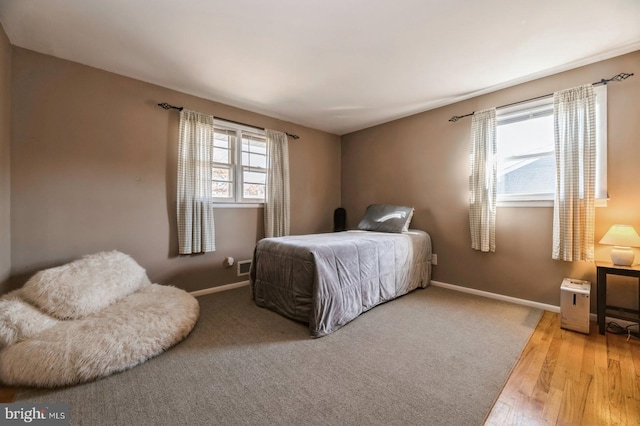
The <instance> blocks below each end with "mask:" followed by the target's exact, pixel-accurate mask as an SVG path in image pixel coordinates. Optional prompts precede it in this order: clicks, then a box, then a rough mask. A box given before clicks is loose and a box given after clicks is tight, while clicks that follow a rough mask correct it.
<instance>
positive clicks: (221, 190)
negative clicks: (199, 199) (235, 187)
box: [212, 182, 233, 198]
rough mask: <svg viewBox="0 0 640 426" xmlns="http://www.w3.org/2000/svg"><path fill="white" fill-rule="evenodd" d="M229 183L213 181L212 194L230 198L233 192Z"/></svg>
mask: <svg viewBox="0 0 640 426" xmlns="http://www.w3.org/2000/svg"><path fill="white" fill-rule="evenodd" d="M231 188H232V186H231V183H228V182H213V190H212V193H213V196H214V197H218V198H231V197H232V196H233V192H231Z"/></svg>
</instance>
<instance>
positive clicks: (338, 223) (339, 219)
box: [333, 207, 347, 232]
mask: <svg viewBox="0 0 640 426" xmlns="http://www.w3.org/2000/svg"><path fill="white" fill-rule="evenodd" d="M346 230H347V211H346V210H345V209H343V208H342V207H338V208H337V209H336V210H335V211H334V212H333V232H340V231H346Z"/></svg>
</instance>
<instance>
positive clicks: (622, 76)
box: [449, 72, 633, 123]
mask: <svg viewBox="0 0 640 426" xmlns="http://www.w3.org/2000/svg"><path fill="white" fill-rule="evenodd" d="M632 75H633V73H631V74H627V73H624V72H622V73H620V74H618V75H614V76H613V77H611V78H610V79H604V78H603V79H601V80H600V81H596V82H595V83H591V85H592V86H599V85H601V84H607V83H609V82H610V81H622V80H626V79H628V78H629V77H631V76H632ZM549 96H553V93H549V94H547V95H542V96H536V97H535V98H530V99H525V100H523V101H518V102H512V103H510V104H506V105H501V106H499V107H496V109H500V108H506V107H510V106H513V105H518V104H522V103H524V102H529V101H535V100H537V99H542V98H547V97H549ZM474 113H475V111H472V112H470V113H469V114H465V115H454V116H453V117H451V118H450V119H449V121H451V122H452V123H455V122H456V121H458V120H460V119H461V118H464V117H469V116H470V115H473V114H474Z"/></svg>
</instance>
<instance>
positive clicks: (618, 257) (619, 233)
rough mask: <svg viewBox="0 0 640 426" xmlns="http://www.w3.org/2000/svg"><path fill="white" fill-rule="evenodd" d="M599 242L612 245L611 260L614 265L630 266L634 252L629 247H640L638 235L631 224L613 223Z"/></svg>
mask: <svg viewBox="0 0 640 426" xmlns="http://www.w3.org/2000/svg"><path fill="white" fill-rule="evenodd" d="M600 244H608V245H612V246H613V248H612V249H611V261H612V262H613V264H614V265H620V266H631V265H633V259H634V257H635V253H634V252H633V250H632V249H631V247H640V236H639V235H638V233H637V232H636V230H635V229H634V228H633V226H631V225H613V226H612V227H611V228H610V229H609V230H608V231H607V233H606V234H604V237H602V239H601V240H600Z"/></svg>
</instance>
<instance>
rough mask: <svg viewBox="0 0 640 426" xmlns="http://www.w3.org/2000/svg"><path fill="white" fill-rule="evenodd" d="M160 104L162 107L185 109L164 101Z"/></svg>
mask: <svg viewBox="0 0 640 426" xmlns="http://www.w3.org/2000/svg"><path fill="white" fill-rule="evenodd" d="M158 106H159V107H162V108H164V109H177V110H178V111H182V110H183V109H184V108H183V107H177V106H173V105H169V104H168V103H166V102H162V103H160V104H158Z"/></svg>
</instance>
